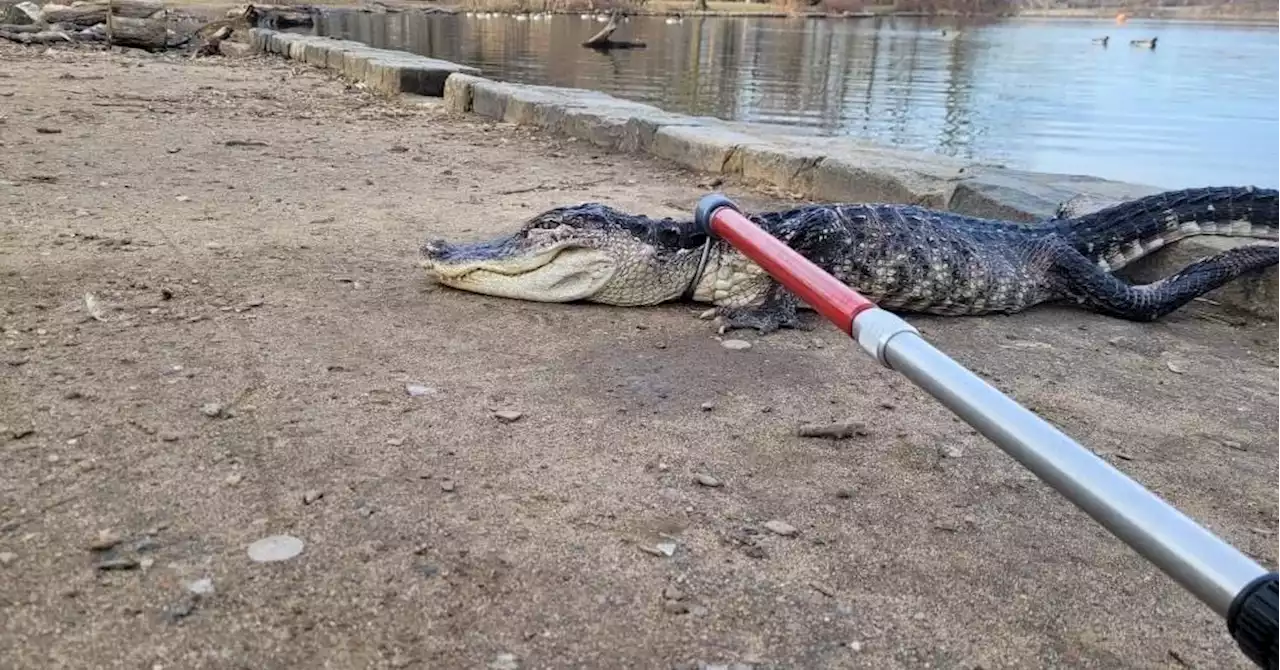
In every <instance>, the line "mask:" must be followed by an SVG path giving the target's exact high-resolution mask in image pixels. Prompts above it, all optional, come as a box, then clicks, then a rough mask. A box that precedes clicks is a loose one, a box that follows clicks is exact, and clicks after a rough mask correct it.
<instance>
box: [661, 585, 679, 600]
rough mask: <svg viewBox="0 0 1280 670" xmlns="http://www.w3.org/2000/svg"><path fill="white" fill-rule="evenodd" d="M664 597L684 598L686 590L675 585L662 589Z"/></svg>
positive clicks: (668, 598) (670, 598) (672, 598)
mask: <svg viewBox="0 0 1280 670" xmlns="http://www.w3.org/2000/svg"><path fill="white" fill-rule="evenodd" d="M662 597H663V598H666V599H667V600H684V592H683V591H681V590H680V589H678V588H676V587H674V586H668V587H667V588H665V589H662Z"/></svg>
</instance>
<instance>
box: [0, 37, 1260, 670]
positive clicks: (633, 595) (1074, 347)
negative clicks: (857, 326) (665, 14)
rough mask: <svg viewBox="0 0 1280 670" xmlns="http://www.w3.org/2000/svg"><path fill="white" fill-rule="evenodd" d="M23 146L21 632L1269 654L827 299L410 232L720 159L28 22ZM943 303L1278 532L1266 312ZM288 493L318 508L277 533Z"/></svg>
mask: <svg viewBox="0 0 1280 670" xmlns="http://www.w3.org/2000/svg"><path fill="white" fill-rule="evenodd" d="M0 156H2V157H3V160H0V205H2V210H0V289H2V293H0V301H2V302H0V308H2V311H0V326H2V327H3V335H2V337H0V342H2V344H3V351H2V352H0V355H2V356H3V360H2V361H0V372H2V374H0V423H3V425H4V428H3V434H2V435H0V464H2V467H0V658H4V659H5V660H4V663H3V665H4V666H5V667H6V668H12V669H17V668H42V669H43V668H255V669H259V668H321V667H324V668H384V667H396V668H405V667H408V668H485V667H492V668H513V667H520V668H570V667H572V668H611V669H612V668H696V667H704V666H705V667H716V666H717V664H719V667H734V668H745V667H755V668H893V667H912V668H918V667H934V668H978V667H982V668H1028V667H1062V666H1070V667H1097V668H1165V667H1198V668H1208V667H1214V668H1230V667H1235V668H1246V667H1250V666H1249V665H1247V664H1246V662H1245V661H1244V659H1243V657H1242V656H1241V655H1240V654H1239V653H1238V652H1237V650H1236V649H1235V647H1234V645H1233V643H1232V641H1231V640H1230V639H1229V638H1228V636H1227V634H1226V632H1225V626H1224V624H1223V623H1222V622H1221V620H1219V619H1218V618H1217V617H1216V615H1214V614H1213V613H1212V612H1211V611H1210V610H1209V609H1208V608H1207V607H1205V606H1203V605H1201V604H1200V603H1199V602H1198V601H1196V600H1194V599H1193V598H1192V597H1191V596H1190V595H1189V594H1187V593H1186V592H1185V591H1183V590H1182V589H1181V588H1180V587H1178V586H1177V585H1176V584H1174V583H1173V582H1172V581H1171V580H1169V579H1168V578H1166V577H1164V576H1163V575H1162V574H1161V573H1159V572H1158V571H1157V570H1155V569H1154V568H1153V567H1151V566H1150V565H1149V564H1147V563H1146V562H1145V561H1144V560H1142V559H1141V558H1139V557H1138V556H1137V555H1136V554H1135V553H1134V552H1133V551H1131V550H1129V549H1128V548H1127V547H1125V546H1124V545H1123V544H1122V543H1120V542H1119V541H1117V540H1115V539H1113V538H1112V537H1111V536H1110V535H1108V534H1107V533H1106V532H1105V531H1103V530H1102V529H1101V528H1100V527H1099V526H1098V525H1096V524H1095V523H1093V522H1092V521H1091V520H1090V519H1088V518H1087V517H1086V516H1084V515H1083V514H1082V513H1080V512H1078V511H1077V510H1076V509H1075V508H1074V507H1072V506H1071V505H1070V504H1069V503H1067V502H1066V501H1065V500H1063V499H1062V498H1060V497H1059V496H1058V495H1057V494H1056V493H1054V492H1053V491H1052V490H1051V489H1049V488H1048V487H1047V486H1046V485H1044V484H1041V483H1040V482H1039V481H1038V480H1036V479H1035V478H1034V477H1032V476H1031V475H1030V474H1028V473H1027V472H1026V471H1025V470H1023V469H1022V468H1021V467H1020V466H1019V465H1017V464H1016V463H1015V462H1014V461H1012V460H1011V459H1010V458H1009V457H1007V456H1005V455H1004V454H1003V453H1001V452H1000V451H999V450H998V449H997V448H995V447H994V446H993V445H991V444H990V443H988V442H986V441H985V440H983V439H982V438H980V437H978V436H977V435H975V434H974V433H973V432H972V431H971V430H969V429H968V428H967V426H965V425H963V424H961V423H960V422H959V421H958V420H956V419H955V418H953V417H952V416H951V415H950V414H949V413H948V412H947V411H946V410H944V409H943V408H942V407H941V406H940V405H938V404H937V403H936V402H934V401H933V400H932V399H931V398H929V397H928V396H926V395H925V394H924V393H923V392H922V391H919V390H917V389H916V388H914V387H913V386H912V385H911V384H910V383H909V382H907V381H906V380H905V379H904V378H901V377H899V376H897V375H895V374H894V373H892V372H889V371H887V370H884V369H881V368H879V367H877V366H876V365H875V364H874V363H873V362H872V361H871V360H870V359H868V358H867V357H866V356H864V355H862V354H861V353H859V352H858V351H856V350H855V349H854V348H853V347H852V346H851V343H850V342H849V341H848V340H847V338H845V337H843V336H841V335H840V334H839V333H838V332H836V331H835V329H834V328H832V327H831V326H829V325H827V324H825V323H818V324H816V326H815V328H814V329H813V330H812V331H808V332H805V331H784V332H780V333H776V334H773V335H769V336H765V337H755V336H754V335H753V334H751V333H745V334H739V335H737V336H738V337H742V338H745V339H748V340H749V341H752V342H753V343H754V346H753V347H752V348H750V349H748V350H745V351H733V350H730V349H727V348H725V347H722V346H721V345H720V344H719V342H718V341H717V336H716V335H715V333H714V332H713V329H712V327H711V326H710V324H709V323H708V322H706V321H701V320H698V319H697V318H696V317H695V314H696V313H697V312H698V311H700V310H701V307H697V306H691V305H670V306H666V307H661V308H653V309H620V308H609V307H598V306H584V305H542V304H533V303H521V302H515V301H506V300H500V299H491V298H485V297H482V296H476V295H471V294H465V293H461V292H457V291H452V290H449V289H443V288H439V287H436V286H434V285H432V284H431V283H430V282H429V281H428V280H427V279H426V278H425V277H424V276H423V275H422V274H421V271H420V270H419V269H418V268H417V267H416V264H415V254H416V250H417V248H418V246H419V245H420V244H421V243H422V242H424V241H425V240H427V239H429V238H432V237H437V236H438V237H446V238H451V239H472V238H475V237H477V236H481V235H489V234H497V233H501V232H505V231H508V230H510V229H511V228H512V227H513V226H516V225H518V223H519V222H520V221H521V220H522V219H523V218H525V217H528V216H531V215H533V214H534V213H536V212H538V211H541V210H543V209H546V208H550V207H553V206H557V205H563V204H568V203H574V202H581V201H591V200H595V201H603V202H607V203H610V204H613V205H616V206H619V207H623V208H626V209H629V210H633V211H640V212H647V213H651V214H655V215H681V214H686V213H688V212H690V211H691V209H692V206H693V204H694V203H695V201H696V199H697V198H698V197H699V196H700V195H702V194H703V193H704V192H705V189H706V187H705V186H700V183H702V182H704V181H705V180H706V177H705V176H700V175H696V174H691V173H688V172H684V171H680V170H675V169H672V168H670V167H669V166H665V165H663V164H661V163H659V162H657V161H652V160H641V159H637V158H630V157H620V156H614V155H608V154H605V153H602V152H600V151H597V150H594V149H592V148H590V147H586V146H583V145H582V144H581V143H574V142H568V141H565V140H562V139H558V138H555V137H549V136H542V135H538V134H531V133H530V132H527V131H525V130H522V129H516V128H512V127H509V126H504V125H502V124H493V123H489V122H485V121H481V120H463V119H454V118H450V117H449V116H447V115H445V114H444V113H443V112H442V111H441V110H440V109H439V107H438V105H437V104H436V103H434V102H424V101H418V102H414V101H408V102H397V103H387V102H380V101H378V100H376V99H374V98H372V97H370V96H368V95H365V94H363V93H361V92H360V91H357V90H350V89H346V88H345V87H344V85H343V84H342V83H341V82H338V81H336V80H333V79H331V78H329V77H328V76H327V75H324V74H322V73H318V72H315V71H309V70H306V69H303V68H298V67H297V66H291V65H288V64H286V63H284V62H282V61H275V60H269V59H265V60H255V59H251V60H245V61H238V62H227V61H222V60H207V61H195V62H192V61H187V60H183V59H180V58H177V57H154V56H147V55H139V54H132V53H130V54H123V53H114V54H113V53H105V52H78V53H72V52H68V51H65V50H62V51H59V50H54V51H45V50H43V49H30V50H24V49H21V48H17V47H12V46H8V45H5V46H0ZM725 189H726V190H727V191H728V192H729V193H730V194H732V195H735V196H739V197H741V199H742V202H743V203H745V204H747V205H748V206H753V207H755V206H763V205H766V204H778V203H777V202H776V201H773V200H772V199H771V197H770V196H768V195H766V194H752V193H748V192H745V191H743V190H742V189H741V188H738V187H737V186H735V185H733V184H728V185H726V186H725ZM86 294H91V295H92V296H93V297H94V299H95V301H96V303H97V306H96V307H95V308H94V311H93V313H91V310H90V309H89V308H88V307H87V305H86V300H85V295H86ZM94 314H96V315H97V316H98V317H101V320H99V319H98V318H95V316H94ZM912 321H913V323H915V324H917V325H918V326H920V327H921V328H922V329H923V330H924V331H925V333H926V335H927V337H929V338H930V340H931V341H933V342H934V343H935V344H936V345H938V346H939V347H940V348H942V349H943V350H944V351H947V352H948V353H950V354H951V355H952V356H954V357H955V358H956V359H957V360H959V361H961V362H963V363H965V364H967V365H969V366H971V367H972V368H973V369H975V370H976V371H978V372H979V373H981V374H983V375H984V376H985V377H987V378H988V379H990V380H993V383H996V384H997V385H998V386H1000V387H1001V388H1002V389H1004V390H1005V391H1006V392H1008V393H1010V394H1011V395H1012V396H1013V397H1014V398H1017V399H1018V400H1020V401H1021V402H1023V403H1025V404H1026V405H1028V406H1030V407H1031V408H1033V409H1035V410H1037V411H1038V412H1040V413H1041V414H1042V415H1043V416H1045V417H1046V418H1048V419H1050V420H1052V421H1054V422H1056V423H1057V424H1059V425H1061V426H1062V427H1063V428H1064V429H1065V430H1066V431H1067V432H1068V433H1069V434H1071V435H1073V436H1075V437H1076V438H1077V439H1079V440H1081V441H1082V443H1084V444H1087V445H1089V446H1091V447H1092V448H1094V449H1096V450H1097V451H1098V452H1099V453H1103V454H1106V457H1107V458H1108V459H1109V460H1110V461H1111V462H1113V463H1114V464H1115V465H1116V466H1117V467H1119V468H1120V469H1122V470H1124V471H1126V472H1128V473H1129V474H1131V475H1132V476H1134V477H1135V478H1136V479H1137V480H1138V481H1140V482H1142V483H1143V484H1144V485H1146V486H1148V487H1149V488H1152V489H1154V490H1155V491H1158V492H1159V493H1160V494H1162V495H1163V496H1164V497H1165V498H1166V499H1168V500H1170V501H1171V502H1172V503H1174V504H1175V505H1177V506H1179V507H1180V508H1181V509H1182V510H1183V511H1185V512H1186V513H1188V514H1190V515H1191V516H1192V517H1194V518H1195V519H1197V520H1199V521H1200V522H1202V523H1204V524H1206V525H1207V526H1208V527H1209V528H1210V529H1212V530H1213V531H1215V532H1217V533H1219V534H1221V535H1222V536H1223V537H1224V538H1225V539H1226V540H1228V541H1230V542H1232V543H1234V544H1235V545H1236V546H1238V547H1240V548H1241V549H1242V550H1244V551H1246V552H1248V553H1250V554H1251V555H1253V556H1255V557H1256V558H1257V559H1258V560H1260V561H1262V562H1263V563H1264V564H1265V565H1267V566H1268V567H1272V568H1274V566H1275V563H1276V548H1277V547H1276V542H1277V540H1276V535H1275V531H1276V526H1277V499H1276V494H1275V492H1276V484H1277V482H1276V471H1277V453H1276V452H1277V449H1276V444H1277V429H1276V426H1277V399H1276V396H1277V373H1276V367H1277V357H1276V340H1275V333H1276V324H1274V323H1255V322H1248V321H1247V320H1245V322H1243V323H1242V322H1241V320H1240V319H1238V318H1237V317H1235V316H1232V315H1229V314H1224V313H1222V312H1220V311H1219V308H1217V307H1215V306H1213V305H1207V304H1197V305H1194V306H1191V307H1189V308H1187V309H1186V310H1184V311H1182V312H1179V313H1177V314H1175V315H1173V316H1172V317H1171V318H1169V319H1167V320H1166V321H1164V322H1162V323H1157V324H1145V325H1144V324H1133V323H1126V322H1122V321H1117V320H1113V319H1108V318H1105V317H1101V316H1095V315H1092V314H1087V313H1081V312H1078V311H1074V310H1069V309H1058V308H1045V309H1038V310H1034V311H1032V312H1029V313H1026V314H1022V315H1019V316H1013V317H1000V318H974V319H950V320H948V319H942V318H914V319H912ZM409 386H412V387H413V388H414V389H415V392H417V393H419V395H410V394H409V393H408V392H407V388H408V387H409ZM419 387H421V388H419ZM212 403H216V404H217V405H211V404H212ZM504 410H505V411H512V412H519V413H521V414H522V415H521V416H520V418H519V419H518V420H516V421H514V422H508V421H503V420H501V419H499V418H498V417H497V416H496V413H497V412H499V411H504ZM208 414H213V415H215V416H212V417H211V416H208ZM848 418H852V419H856V420H861V421H864V422H866V423H867V426H868V430H867V433H868V434H867V435H863V436H856V437H853V438H851V439H848V440H842V441H832V440H824V439H812V438H801V437H798V436H796V434H795V433H796V427H797V426H798V425H799V424H800V423H803V422H825V421H832V420H841V419H848ZM699 476H701V477H702V479H703V480H704V481H705V482H706V483H709V484H719V486H707V485H704V484H702V483H698V482H697V481H696V478H698V477H699ZM770 521H782V522H785V523H786V524H789V525H790V526H792V527H793V528H794V529H795V530H796V532H795V534H791V535H786V534H778V533H775V532H773V531H771V530H768V529H767V528H766V526H765V524H766V523H767V522H770ZM772 525H774V526H777V524H772ZM784 530H785V529H784ZM276 534H289V535H292V536H295V537H297V538H299V539H301V540H302V541H303V542H305V548H304V550H303V552H302V553H301V554H300V555H299V556H297V557H295V558H292V559H291V560H286V561H281V562H275V563H256V562H254V561H252V560H250V558H249V556H248V553H247V547H248V546H249V545H250V544H251V543H252V542H254V541H255V540H258V539H259V538H262V537H266V536H270V535H276ZM117 540H118V543H117V542H116V541H117ZM108 545H112V546H110V548H105V547H107V546H108ZM673 546H674V551H673V552H672V554H671V555H670V556H667V555H665V554H664V553H663V551H662V549H667V550H670V549H672V547H673ZM95 547H97V549H95ZM201 580H207V581H201ZM210 588H212V592H210ZM193 591H200V592H202V593H199V594H197V593H193ZM699 664H703V665H702V666H700V665H699ZM732 664H737V665H732Z"/></svg>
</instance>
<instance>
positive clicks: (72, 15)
mask: <svg viewBox="0 0 1280 670" xmlns="http://www.w3.org/2000/svg"><path fill="white" fill-rule="evenodd" d="M112 8H114V11H111V10H112ZM164 11H165V8H164V3H162V2H157V0H114V1H113V2H77V3H75V4H72V5H45V6H44V8H43V19H44V21H46V22H47V23H71V24H75V25H77V26H84V27H90V26H95V25H97V24H99V23H105V22H106V20H107V15H108V14H112V15H114V16H116V17H123V18H128V19H147V18H152V17H155V16H156V15H157V14H161V13H163V12H164Z"/></svg>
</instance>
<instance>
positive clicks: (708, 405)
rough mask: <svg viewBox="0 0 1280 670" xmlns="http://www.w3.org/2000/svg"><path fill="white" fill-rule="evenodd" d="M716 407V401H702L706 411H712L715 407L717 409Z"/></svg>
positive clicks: (703, 408)
mask: <svg viewBox="0 0 1280 670" xmlns="http://www.w3.org/2000/svg"><path fill="white" fill-rule="evenodd" d="M715 408H716V404H715V403H713V402H704V403H702V411H704V412H710V411H711V410H713V409H715Z"/></svg>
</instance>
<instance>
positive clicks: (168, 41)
mask: <svg viewBox="0 0 1280 670" xmlns="http://www.w3.org/2000/svg"><path fill="white" fill-rule="evenodd" d="M22 4H23V5H24V6H23V7H22V8H20V9H21V10H22V11H21V13H22V14H23V15H24V16H23V17H22V18H28V17H29V18H30V19H32V23H31V24H30V25H7V24H6V25H0V39H4V40H9V41H11V42H17V43H19V44H56V43H60V42H70V43H83V42H103V43H106V44H108V45H111V46H122V47H134V48H140V49H146V50H148V51H163V50H166V49H173V48H178V47H182V46H185V45H186V44H187V43H188V42H190V41H191V40H192V37H193V34H191V33H188V31H186V30H184V31H183V33H184V34H183V35H182V36H178V35H175V33H174V31H173V30H170V29H169V11H168V10H167V9H166V8H165V6H164V4H163V3H162V2H161V0H93V1H92V2H76V3H74V4H71V5H58V4H52V3H51V4H47V5H45V6H43V7H38V6H35V5H34V4H32V3H22ZM9 17H10V18H14V13H13V12H10V14H9ZM215 32H219V28H218V27H214V28H212V29H210V30H207V31H205V34H204V35H201V37H205V38H206V39H207V35H208V34H209V33H215ZM229 35H230V29H228V32H227V33H226V34H225V35H223V36H222V37H220V38H219V39H218V41H221V40H224V39H226V37H227V36H229ZM217 46H218V45H217V42H215V43H214V45H213V51H214V52H215V53H217V51H218V48H217Z"/></svg>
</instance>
